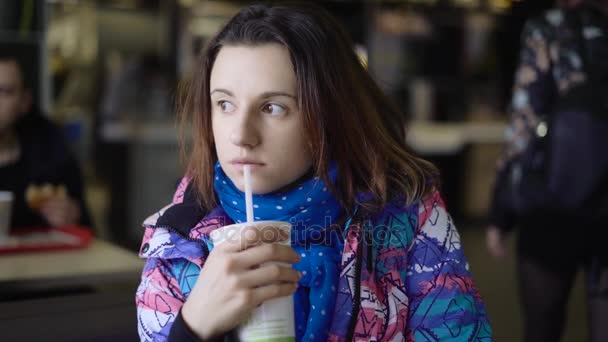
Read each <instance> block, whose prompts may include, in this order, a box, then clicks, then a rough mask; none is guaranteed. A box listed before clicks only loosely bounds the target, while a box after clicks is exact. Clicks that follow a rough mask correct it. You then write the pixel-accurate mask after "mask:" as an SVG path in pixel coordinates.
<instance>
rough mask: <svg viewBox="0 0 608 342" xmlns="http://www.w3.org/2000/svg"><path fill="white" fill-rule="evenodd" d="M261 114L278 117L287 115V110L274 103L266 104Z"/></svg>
mask: <svg viewBox="0 0 608 342" xmlns="http://www.w3.org/2000/svg"><path fill="white" fill-rule="evenodd" d="M262 112H264V113H266V114H269V115H273V116H279V115H285V114H286V113H287V109H285V107H283V106H281V105H278V104H275V103H268V104H266V105H264V107H262Z"/></svg>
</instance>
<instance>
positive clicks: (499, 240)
mask: <svg viewBox="0 0 608 342" xmlns="http://www.w3.org/2000/svg"><path fill="white" fill-rule="evenodd" d="M506 240H507V236H506V234H505V233H503V231H502V230H501V229H500V228H498V227H496V226H490V227H488V228H487V229H486V247H487V248H488V252H489V253H490V255H492V256H493V257H495V258H498V259H502V258H504V257H505V256H506V255H507V247H506Z"/></svg>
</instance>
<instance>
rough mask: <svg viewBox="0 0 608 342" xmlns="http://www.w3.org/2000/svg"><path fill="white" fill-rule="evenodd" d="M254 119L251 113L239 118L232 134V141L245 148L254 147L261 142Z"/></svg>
mask: <svg viewBox="0 0 608 342" xmlns="http://www.w3.org/2000/svg"><path fill="white" fill-rule="evenodd" d="M253 119H254V118H253V116H252V115H250V114H249V113H248V114H244V115H243V116H242V117H241V118H239V120H238V121H237V122H236V123H235V126H234V129H233V130H232V133H231V135H230V142H231V143H233V144H234V145H236V146H239V147H245V148H253V147H255V146H257V145H258V144H259V143H260V135H259V132H258V130H257V128H256V125H255V122H253Z"/></svg>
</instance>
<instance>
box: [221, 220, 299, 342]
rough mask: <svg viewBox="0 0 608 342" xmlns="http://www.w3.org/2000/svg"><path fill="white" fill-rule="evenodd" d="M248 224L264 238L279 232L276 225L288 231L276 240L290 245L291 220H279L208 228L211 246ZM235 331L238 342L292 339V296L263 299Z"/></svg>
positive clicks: (290, 341)
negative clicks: (236, 331) (282, 238)
mask: <svg viewBox="0 0 608 342" xmlns="http://www.w3.org/2000/svg"><path fill="white" fill-rule="evenodd" d="M248 227H255V228H256V229H258V234H259V237H260V238H264V240H266V241H268V240H272V239H273V238H275V237H276V235H277V234H279V233H278V232H277V231H276V228H280V229H282V230H284V231H285V232H287V233H288V234H287V236H288V237H287V239H286V240H282V241H280V242H278V243H280V244H282V245H286V246H289V245H291V238H290V235H289V233H290V232H291V224H290V223H289V222H283V221H257V222H253V223H238V224H232V225H229V226H225V227H222V228H220V229H217V230H214V231H213V232H211V234H210V236H211V241H212V242H213V245H214V247H215V246H219V245H220V244H222V243H223V242H226V241H228V240H231V239H239V237H240V233H241V231H242V230H244V229H245V228H248ZM238 333H239V339H240V341H242V342H294V341H295V340H296V337H295V336H296V333H295V324H294V308H293V298H292V297H291V296H286V297H282V298H276V299H272V300H269V301H266V302H264V303H263V304H262V305H260V306H259V307H258V308H256V309H255V310H254V311H253V313H252V314H251V316H250V317H249V319H248V320H247V321H246V322H244V323H243V324H241V325H240V326H239V328H238Z"/></svg>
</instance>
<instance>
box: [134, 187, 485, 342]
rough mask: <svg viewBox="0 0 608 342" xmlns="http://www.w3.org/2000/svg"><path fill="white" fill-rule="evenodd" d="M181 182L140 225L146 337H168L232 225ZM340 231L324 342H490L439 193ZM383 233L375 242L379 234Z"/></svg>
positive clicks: (140, 312)
mask: <svg viewBox="0 0 608 342" xmlns="http://www.w3.org/2000/svg"><path fill="white" fill-rule="evenodd" d="M188 185H189V184H188V181H187V180H186V179H184V180H183V181H182V182H181V184H180V185H179V187H178V189H177V191H176V193H175V195H174V198H173V202H172V204H170V205H169V206H167V207H165V208H163V209H162V210H160V211H159V212H158V213H156V214H154V215H153V216H151V217H149V218H148V219H147V220H146V221H145V222H144V228H145V232H144V238H143V242H142V247H141V250H140V256H141V257H143V258H146V259H147V260H146V264H145V267H144V270H143V274H142V279H141V283H140V285H139V287H138V289H137V294H136V303H137V316H138V331H139V335H140V338H141V340H142V341H166V340H167V339H168V336H169V333H170V330H171V326H172V324H173V322H174V321H175V319H176V317H177V315H178V313H179V310H180V308H181V306H182V305H183V303H184V302H185V301H186V299H187V298H188V295H189V294H190V291H191V290H192V288H193V287H194V284H195V283H196V281H197V279H198V275H199V272H200V270H201V268H202V267H203V266H204V264H205V259H206V257H207V255H208V254H209V252H208V251H209V248H208V245H207V242H208V238H209V233H210V232H211V231H213V230H214V229H217V228H219V227H221V226H223V225H225V224H231V223H232V221H231V220H230V219H229V218H228V217H227V215H226V214H225V213H224V212H223V210H221V208H220V209H216V210H214V211H212V212H209V213H203V212H201V210H200V207H199V206H198V205H197V203H196V201H195V200H193V199H191V198H189V196H187V194H186V193H187V189H188ZM346 228H347V229H345V231H346V232H347V233H346V234H344V235H345V238H344V244H343V246H344V247H343V252H342V257H341V262H340V278H339V283H338V284H336V287H337V291H338V295H337V299H336V304H335V310H334V314H333V316H332V317H333V318H332V322H331V329H330V332H329V335H328V338H327V340H328V341H336V342H337V341H492V330H491V328H490V324H489V322H488V318H487V315H486V311H485V308H484V304H483V302H482V299H481V297H480V296H479V293H478V291H477V289H476V288H475V285H474V283H473V279H472V277H471V273H470V272H469V264H468V262H467V259H466V258H465V256H464V254H463V250H462V245H461V242H460V237H459V235H458V232H457V230H456V228H455V226H454V224H453V222H452V219H451V217H450V216H449V214H448V213H447V211H446V209H445V204H444V202H443V200H442V198H441V196H440V194H439V193H438V192H435V193H434V194H433V195H432V196H429V197H428V198H427V199H426V200H425V201H420V202H418V203H415V204H413V205H411V206H409V207H407V208H406V209H403V207H400V206H397V205H391V204H389V205H387V206H386V208H385V209H384V211H382V212H381V213H379V214H376V215H374V216H372V217H370V218H367V219H366V220H365V222H353V223H351V224H350V225H349V226H348V227H346ZM378 237H381V238H378Z"/></svg>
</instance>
